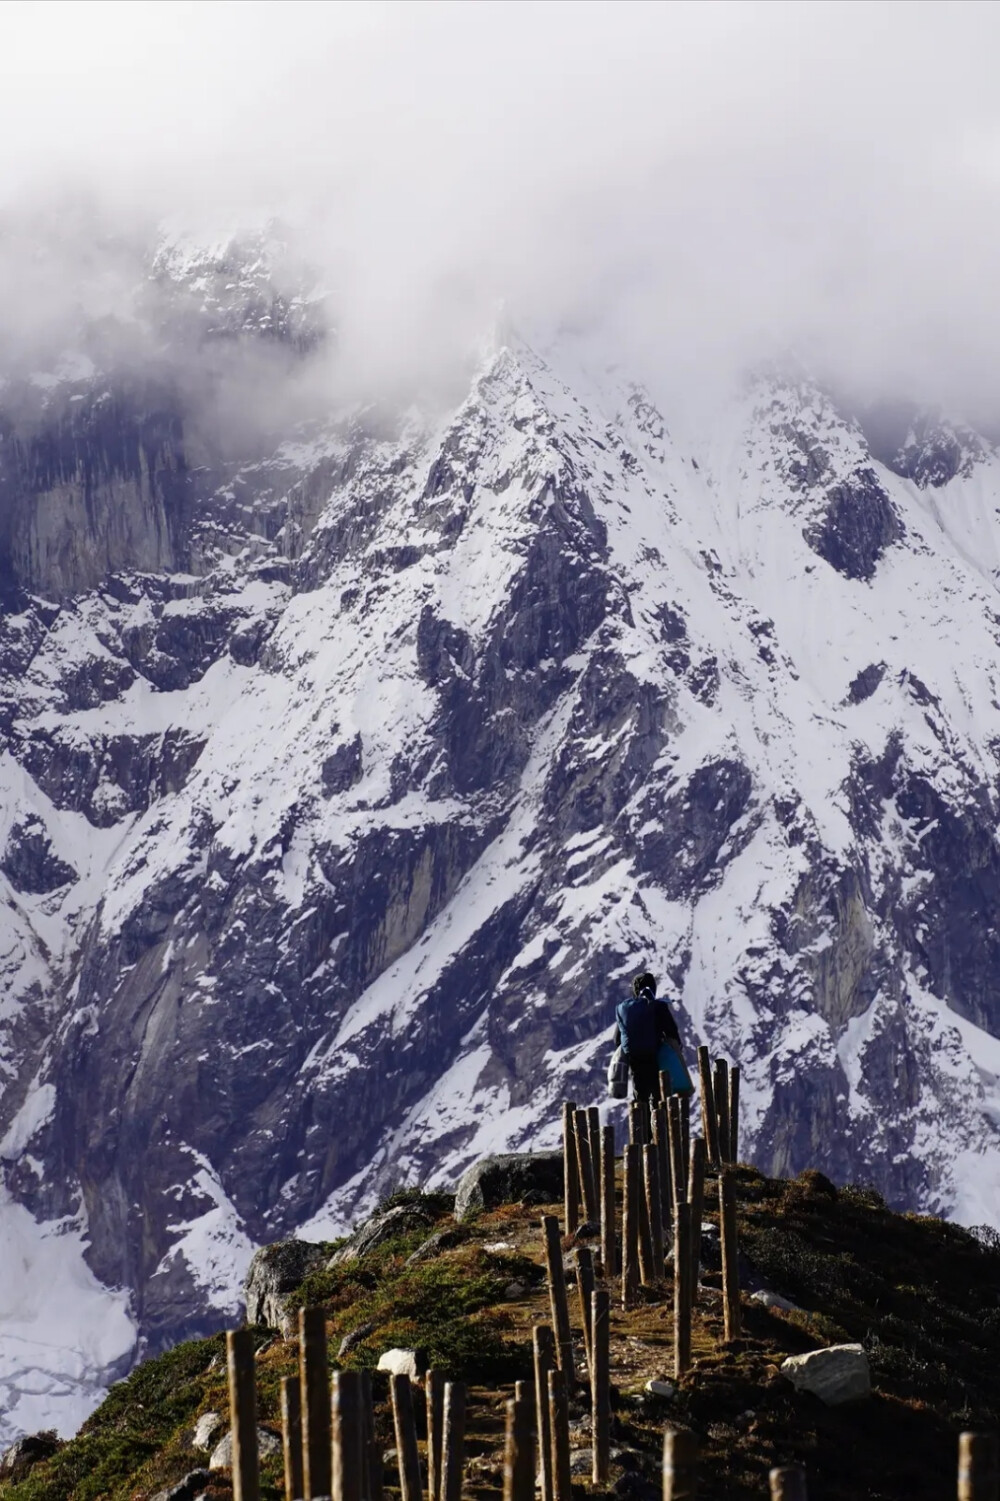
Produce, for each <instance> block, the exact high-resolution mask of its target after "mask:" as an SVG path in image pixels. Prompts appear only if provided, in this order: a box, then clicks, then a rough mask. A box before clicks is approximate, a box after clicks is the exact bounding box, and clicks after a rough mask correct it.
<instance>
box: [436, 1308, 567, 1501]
mask: <svg viewBox="0 0 1000 1501" xmlns="http://www.w3.org/2000/svg"><path fill="white" fill-rule="evenodd" d="M532 1345H533V1347H534V1355H535V1427H536V1429H537V1432H538V1473H539V1476H540V1477H541V1482H542V1483H541V1486H540V1487H539V1489H540V1490H541V1493H542V1501H552V1429H551V1427H550V1426H549V1372H550V1371H553V1370H555V1369H556V1341H555V1335H554V1334H553V1333H552V1330H551V1329H550V1328H549V1326H548V1324H536V1325H535V1327H534V1329H533V1330H532ZM431 1501H434V1497H433V1496H432V1497H431Z"/></svg>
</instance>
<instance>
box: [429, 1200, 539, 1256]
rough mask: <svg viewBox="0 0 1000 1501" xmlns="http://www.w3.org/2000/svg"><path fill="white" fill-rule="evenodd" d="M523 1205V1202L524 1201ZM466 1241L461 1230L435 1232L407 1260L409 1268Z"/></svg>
mask: <svg viewBox="0 0 1000 1501" xmlns="http://www.w3.org/2000/svg"><path fill="white" fill-rule="evenodd" d="M522 1203H523V1200H522ZM464 1239H465V1232H464V1231H462V1230H461V1229H460V1228H456V1229H454V1230H435V1232H434V1234H433V1235H429V1236H428V1237H427V1239H426V1240H425V1241H423V1242H422V1243H421V1244H420V1245H419V1246H418V1247H417V1249H416V1250H415V1251H412V1252H411V1253H410V1255H409V1256H408V1257H407V1258H406V1265H407V1266H416V1265H417V1263H418V1262H421V1261H430V1260H432V1258H433V1257H435V1256H438V1255H440V1253H441V1252H442V1251H450V1250H451V1249H452V1247H453V1246H458V1245H461V1243H462V1241H463V1240H464Z"/></svg>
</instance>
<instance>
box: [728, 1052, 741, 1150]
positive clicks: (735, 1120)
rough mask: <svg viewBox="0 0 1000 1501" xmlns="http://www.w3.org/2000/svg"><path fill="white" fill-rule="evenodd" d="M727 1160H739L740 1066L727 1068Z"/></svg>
mask: <svg viewBox="0 0 1000 1501" xmlns="http://www.w3.org/2000/svg"><path fill="white" fill-rule="evenodd" d="M729 1160H730V1162H739V1160H740V1066H739V1064H738V1063H734V1064H733V1065H732V1066H731V1067H730V1070H729Z"/></svg>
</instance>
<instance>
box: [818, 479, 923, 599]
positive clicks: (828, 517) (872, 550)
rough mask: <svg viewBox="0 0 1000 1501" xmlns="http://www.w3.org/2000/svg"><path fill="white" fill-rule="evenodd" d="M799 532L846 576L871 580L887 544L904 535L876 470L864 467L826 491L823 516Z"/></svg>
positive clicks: (831, 565)
mask: <svg viewBox="0 0 1000 1501" xmlns="http://www.w3.org/2000/svg"><path fill="white" fill-rule="evenodd" d="M802 535H803V536H804V537H805V539H806V541H807V542H808V544H809V546H810V547H811V548H812V550H813V552H815V553H818V555H819V556H820V557H821V558H823V559H825V561H826V562H827V563H829V564H830V567H831V568H836V570H837V572H838V573H842V574H843V575H844V576H845V578H849V579H865V580H870V579H872V578H873V577H874V575H875V565H876V564H877V563H878V560H879V558H880V557H881V556H882V554H883V553H884V552H885V550H886V548H887V547H890V546H891V545H892V543H894V542H898V541H899V540H900V539H901V537H902V536H903V524H902V522H901V521H900V519H899V517H898V516H897V515H896V512H895V510H894V509H893V505H892V502H891V500H890V499H889V497H888V495H887V494H886V493H885V491H884V490H883V488H882V486H881V485H880V484H879V482H878V477H877V475H876V474H875V471H874V470H873V469H864V470H861V471H859V472H858V473H857V474H854V475H852V477H851V479H850V480H848V481H846V482H845V483H843V484H839V485H834V486H833V487H832V488H831V489H830V490H828V491H827V502H826V511H825V513H824V515H823V517H822V519H821V520H819V521H817V522H814V523H812V525H810V526H807V527H806V528H805V530H804V531H803V533H802Z"/></svg>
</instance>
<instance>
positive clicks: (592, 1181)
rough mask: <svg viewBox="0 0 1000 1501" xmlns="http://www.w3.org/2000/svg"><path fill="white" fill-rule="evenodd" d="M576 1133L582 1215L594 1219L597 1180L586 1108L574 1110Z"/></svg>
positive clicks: (596, 1213)
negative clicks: (591, 1153)
mask: <svg viewBox="0 0 1000 1501" xmlns="http://www.w3.org/2000/svg"><path fill="white" fill-rule="evenodd" d="M574 1126H575V1133H576V1163H577V1171H578V1173H579V1175H580V1197H581V1199H582V1200H583V1217H584V1219H586V1220H590V1221H593V1220H596V1219H597V1217H598V1215H599V1214H600V1209H599V1207H598V1203H597V1180H596V1178H595V1176H594V1162H593V1158H592V1157H591V1155H590V1119H589V1117H588V1115H587V1112H586V1110H578V1111H577V1112H576V1121H575V1123H574Z"/></svg>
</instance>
